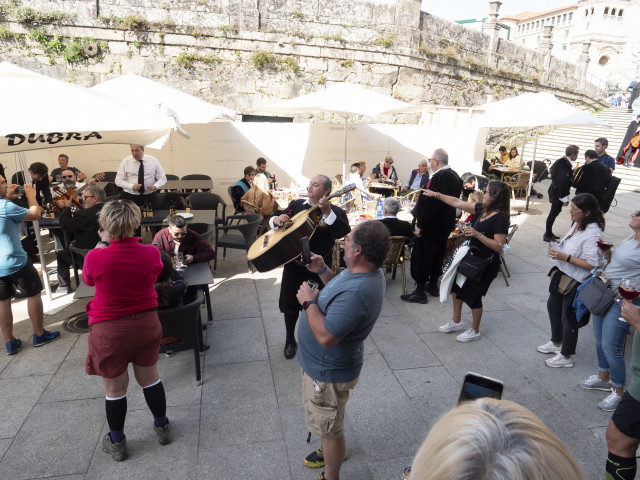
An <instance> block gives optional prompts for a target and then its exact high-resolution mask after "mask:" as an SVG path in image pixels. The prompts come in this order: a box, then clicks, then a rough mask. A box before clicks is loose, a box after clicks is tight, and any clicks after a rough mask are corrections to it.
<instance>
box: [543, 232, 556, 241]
mask: <svg viewBox="0 0 640 480" xmlns="http://www.w3.org/2000/svg"><path fill="white" fill-rule="evenodd" d="M542 241H543V242H547V243H548V242H555V241H556V238H555V237H554V236H553V235H550V234H548V233H545V234H544V235H543V236H542Z"/></svg>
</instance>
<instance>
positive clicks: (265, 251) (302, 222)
mask: <svg viewBox="0 0 640 480" xmlns="http://www.w3.org/2000/svg"><path fill="white" fill-rule="evenodd" d="M355 188H356V185H355V183H352V184H351V185H347V186H346V187H344V188H342V189H340V190H338V191H337V192H335V193H332V194H331V195H329V196H328V197H327V198H328V199H332V198H335V197H340V196H341V195H344V194H345V193H347V192H350V191H351V190H354V189H355ZM318 210H319V207H318V206H317V205H316V206H315V207H311V208H310V209H308V210H303V211H302V212H300V213H298V214H296V215H294V216H293V217H292V218H291V220H289V221H288V222H286V223H285V224H284V225H283V226H282V227H279V228H276V229H274V230H269V231H268V232H267V233H265V234H264V235H262V236H261V237H260V238H258V239H257V240H256V241H255V242H254V243H253V245H251V248H249V251H248V252H247V259H248V260H249V261H250V262H251V263H253V265H254V266H255V267H256V270H258V271H259V272H268V271H269V270H273V269H274V268H277V267H279V266H280V265H284V264H285V263H289V262H290V261H292V260H295V259H296V258H298V257H300V254H301V253H302V248H301V247H300V239H301V238H302V237H309V238H311V237H312V235H313V234H314V232H315V231H316V227H317V226H318V223H320V217H319V216H318Z"/></svg>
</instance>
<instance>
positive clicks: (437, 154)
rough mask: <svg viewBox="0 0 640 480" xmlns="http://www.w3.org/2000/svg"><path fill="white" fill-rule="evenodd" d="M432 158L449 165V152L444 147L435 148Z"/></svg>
mask: <svg viewBox="0 0 640 480" xmlns="http://www.w3.org/2000/svg"><path fill="white" fill-rule="evenodd" d="M433 158H435V159H436V160H438V162H440V163H441V164H442V165H449V154H448V153H447V151H446V150H445V149H444V148H436V150H435V151H434V152H433Z"/></svg>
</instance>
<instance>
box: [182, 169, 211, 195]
mask: <svg viewBox="0 0 640 480" xmlns="http://www.w3.org/2000/svg"><path fill="white" fill-rule="evenodd" d="M180 180H211V177H210V176H209V175H204V174H203V173H190V174H189V175H184V176H183V177H182V178H181V179H180ZM196 190H197V189H196ZM201 190H202V191H203V192H210V191H211V189H209V188H202V189H201ZM184 191H185V193H191V189H185V190H184Z"/></svg>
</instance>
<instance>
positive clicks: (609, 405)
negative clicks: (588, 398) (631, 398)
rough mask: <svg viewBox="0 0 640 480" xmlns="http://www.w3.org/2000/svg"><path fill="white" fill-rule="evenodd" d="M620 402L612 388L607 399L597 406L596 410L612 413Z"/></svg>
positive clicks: (620, 398) (618, 396)
mask: <svg viewBox="0 0 640 480" xmlns="http://www.w3.org/2000/svg"><path fill="white" fill-rule="evenodd" d="M620 400H622V397H621V396H620V395H618V394H617V393H616V391H615V390H614V389H613V388H612V389H611V393H610V394H609V395H607V398H605V399H604V400H602V401H601V402H600V403H599V404H598V408H599V409H600V410H602V411H604V412H613V411H615V409H616V408H617V407H618V404H619V403H620Z"/></svg>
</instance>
